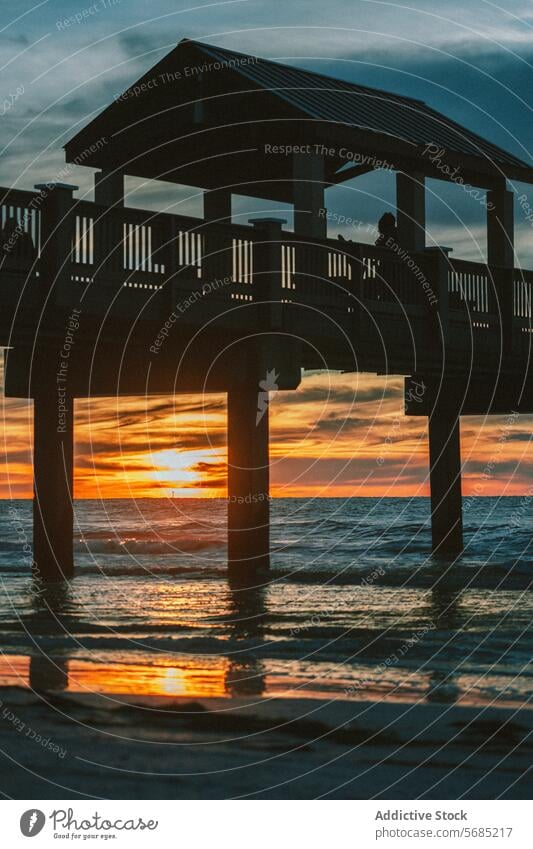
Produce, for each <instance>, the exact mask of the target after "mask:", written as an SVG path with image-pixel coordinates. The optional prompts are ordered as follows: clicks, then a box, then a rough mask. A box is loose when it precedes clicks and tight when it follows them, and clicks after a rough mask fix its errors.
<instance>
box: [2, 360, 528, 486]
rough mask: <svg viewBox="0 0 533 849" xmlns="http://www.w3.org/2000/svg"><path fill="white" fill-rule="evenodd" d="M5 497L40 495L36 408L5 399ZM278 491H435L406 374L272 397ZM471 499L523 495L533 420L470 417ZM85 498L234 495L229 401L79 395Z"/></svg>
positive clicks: (304, 387)
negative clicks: (35, 466)
mask: <svg viewBox="0 0 533 849" xmlns="http://www.w3.org/2000/svg"><path fill="white" fill-rule="evenodd" d="M2 403H3V415H2V419H3V455H4V456H3V463H4V474H3V475H2V484H1V488H0V497H2V498H10V497H14V498H28V497H31V491H32V471H31V451H32V417H33V416H32V405H31V403H28V402H26V401H15V400H11V399H4V398H3V399H2ZM270 412H271V464H272V472H271V481H272V495H273V496H274V497H284V496H285V497H286V496H324V497H326V496H330V497H331V496H342V497H347V496H357V495H364V496H383V495H385V496H386V495H391V496H411V495H427V494H428V493H429V489H428V482H427V475H428V447H427V434H426V427H427V421H426V419H425V418H423V417H422V418H413V417H406V416H404V415H403V378H400V377H389V378H385V377H376V376H373V375H360V374H359V375H358V374H349V375H347V374H337V373H320V374H309V375H308V376H306V377H304V379H303V381H302V384H301V386H300V388H299V389H298V390H296V391H294V392H280V393H278V394H277V395H275V396H274V397H273V398H272V400H271V403H270ZM461 437H462V456H463V461H464V463H465V469H464V476H463V482H464V485H463V491H464V493H465V494H466V495H468V494H476V495H500V494H506V495H519V494H523V493H525V492H526V491H527V490H528V489H529V488H530V485H531V466H530V464H528V462H527V454H526V452H527V449H528V444H529V441H530V438H531V423H530V419H529V418H527V417H524V416H515V417H512V418H511V419H508V418H507V417H491V418H490V419H487V420H486V422H485V421H484V420H482V419H480V418H472V417H464V418H463V419H462V424H461ZM75 441H76V463H75V496H76V497H77V498H120V497H146V496H148V497H165V496H168V495H171V493H172V492H174V493H175V495H177V496H183V497H211V496H224V495H225V494H226V460H227V455H226V399H225V397H224V396H223V395H208V396H203V397H202V396H200V395H190V396H189V395H180V396H176V397H175V398H172V397H170V396H165V397H154V396H153V397H149V398H120V399H112V398H105V399H103V398H96V399H91V400H78V401H76V428H75Z"/></svg>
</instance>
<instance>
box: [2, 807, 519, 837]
mask: <svg viewBox="0 0 533 849" xmlns="http://www.w3.org/2000/svg"><path fill="white" fill-rule="evenodd" d="M528 820H529V818H528V803H526V802H518V801H508V802H507V801H497V802H494V801H473V802H464V803H463V802H458V801H442V802H402V801H392V802H374V801H372V802H367V801H360V800H354V801H323V802H318V801H235V802H231V801H229V802H228V801H211V802H208V801H199V800H198V801H197V800H194V801H150V800H142V801H101V802H100V801H85V800H84V801H5V802H3V816H2V822H3V826H2V845H3V846H6V847H9V849H11V847H16V846H26V847H27V846H28V845H32V846H35V849H38V847H48V846H56V847H57V846H61V845H63V844H64V843H65V842H66V841H69V843H68V845H69V846H71V845H72V843H78V844H79V845H80V846H81V845H84V846H87V845H93V846H94V845H97V846H102V845H108V846H109V845H111V846H117V847H118V846H123V847H129V846H132V847H138V846H150V847H152V846H155V847H157V849H167V847H168V849H171V848H172V849H176V847H179V846H185V847H194V849H211V847H213V849H272V847H273V846H274V847H279V849H282V848H283V847H291V846H293V847H297V846H300V847H302V846H304V847H305V849H328V847H331V846H338V847H353V849H367V847H369V846H371V845H375V846H377V847H397V849H402V847H413V846H414V847H416V846H421V847H422V846H424V847H428V846H435V847H446V846H449V847H452V846H453V847H454V849H455V847H463V846H464V847H471V849H475V847H478V846H479V847H481V846H484V847H487V846H491V847H501V849H507V847H519V849H525V847H528V846H531V845H533V844H532V842H531V826H530V823H529V821H528ZM33 838H34V839H35V843H30V840H31V839H33Z"/></svg>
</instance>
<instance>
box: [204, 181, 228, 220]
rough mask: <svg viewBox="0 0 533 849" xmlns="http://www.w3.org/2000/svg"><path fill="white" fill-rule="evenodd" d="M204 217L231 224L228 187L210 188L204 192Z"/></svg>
mask: <svg viewBox="0 0 533 849" xmlns="http://www.w3.org/2000/svg"><path fill="white" fill-rule="evenodd" d="M204 219H205V221H213V222H218V223H222V224H231V192H230V191H229V190H228V189H210V190H209V191H207V192H204Z"/></svg>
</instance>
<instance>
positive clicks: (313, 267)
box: [0, 41, 533, 579]
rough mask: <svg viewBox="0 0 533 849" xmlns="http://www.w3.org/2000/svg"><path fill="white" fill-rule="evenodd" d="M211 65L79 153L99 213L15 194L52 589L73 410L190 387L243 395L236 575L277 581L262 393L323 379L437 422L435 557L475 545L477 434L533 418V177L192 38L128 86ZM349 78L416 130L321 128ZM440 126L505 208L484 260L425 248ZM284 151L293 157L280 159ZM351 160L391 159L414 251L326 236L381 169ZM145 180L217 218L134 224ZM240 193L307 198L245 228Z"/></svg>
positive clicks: (111, 123)
mask: <svg viewBox="0 0 533 849" xmlns="http://www.w3.org/2000/svg"><path fill="white" fill-rule="evenodd" d="M206 56H208V57H211V61H213V62H214V61H216V62H218V63H219V65H220V66H221V67H220V68H219V69H217V70H216V72H215V71H213V73H212V74H207V73H204V74H203V76H202V75H197V76H196V77H193V78H191V79H190V80H188V81H187V84H186V85H185V84H184V85H182V86H180V85H179V79H178V78H177V77H176V79H175V80H174V81H173V82H170V81H169V82H167V83H166V84H164V85H163V84H161V85H160V86H159V87H155V88H152V89H150V91H151V92H152V94H151V95H150V96H149V95H148V91H149V90H148V89H145V93H144V94H142V95H136V96H135V97H133V96H128V93H127V92H126V93H125V95H124V96H123V99H122V100H120V99H118V100H117V101H115V102H114V103H113V104H112V105H111V106H110V107H109V108H108V109H107V110H105V111H104V112H103V113H102V114H101V115H100V116H98V117H97V118H96V119H94V121H93V122H91V124H89V125H88V127H87V128H85V129H84V130H82V131H81V132H80V133H79V134H78V135H77V136H76V137H75V138H74V139H73V140H72V141H71V142H70V143H69V144H68V145H67V147H66V153H67V161H68V162H70V163H75V164H83V165H85V166H88V167H92V168H97V169H99V170H98V172H97V173H96V179H95V194H94V198H95V200H94V202H92V201H87V200H84V199H79V198H77V197H76V187H75V186H72V185H68V184H64V183H58V182H51V183H50V184H45V185H41V186H39V187H36V190H35V191H22V190H19V189H8V188H5V189H0V198H1V211H2V224H3V225H4V237H5V236H6V229H5V226H6V222H9V221H11V222H16V223H17V229H16V230H14V231H13V234H12V239H11V240H10V243H9V244H7V245H6V239H5V238H4V245H3V246H2V245H0V249H1V250H3V253H1V254H0V260H1V265H0V287H1V289H0V291H1V294H0V305H1V316H0V344H1V345H2V346H4V347H5V349H6V350H5V365H6V380H5V393H6V395H7V396H8V397H16V398H26V399H33V401H34V422H35V448H34V479H35V497H34V559H35V564H36V567H35V568H36V571H37V573H38V574H39V575H40V576H41V577H43V578H48V579H56V578H61V577H65V578H68V577H70V576H71V575H72V574H73V568H74V566H73V557H72V531H73V510H72V496H73V434H74V427H75V400H76V398H82V397H84V398H88V397H93V396H117V395H146V394H158V395H159V394H165V393H168V394H178V393H193V392H197V393H205V392H225V393H227V397H228V452H229V470H228V496H229V498H228V535H229V536H228V538H229V564H230V571H231V573H232V574H233V575H236V576H240V575H243V574H244V575H248V574H257V573H258V572H261V571H263V570H264V569H266V568H267V567H268V558H269V450H268V440H269V431H268V403H267V402H266V403H265V393H266V392H268V387H269V386H271V388H274V385H275V388H276V389H280V390H282V389H283V390H295V391H297V389H298V386H299V384H300V381H301V376H302V373H303V371H304V370H305V369H332V370H342V371H346V372H356V371H358V372H371V373H375V374H395V375H405V378H406V382H405V389H406V392H405V402H406V414H408V415H419V416H420V415H422V416H427V418H428V422H429V458H430V483H431V510H432V529H433V546H434V548H435V549H436V550H438V551H442V552H448V553H452V554H453V553H456V552H458V551H460V549H461V546H462V521H461V456H460V438H459V423H460V417H461V416H463V415H486V414H501V413H509V412H511V411H516V412H522V413H532V412H533V384H532V379H531V367H530V361H531V340H532V335H531V334H532V322H531V294H532V285H533V271H524V270H522V269H519V268H516V267H515V262H514V250H513V208H512V192H511V191H510V190H509V188H508V183H507V179H508V178H509V179H513V178H516V179H520V180H522V181H527V182H533V171H531V169H530V168H529V166H527V165H526V164H524V163H522V162H520V161H519V160H517V159H516V158H515V157H513V156H511V155H510V154H507V153H506V152H505V151H502V150H501V149H499V148H496V147H495V146H494V145H490V144H489V143H488V142H485V141H484V140H482V139H480V138H479V137H477V136H475V135H474V134H472V133H470V132H469V131H468V130H465V129H464V128H458V125H456V124H453V122H449V121H448V119H445V118H444V117H443V116H440V118H439V121H437V119H435V118H434V119H433V120H434V124H431V122H430V121H429V119H428V117H427V115H428V113H430V114H431V115H433V116H435V115H437V114H438V113H434V112H433V110H429V108H428V107H426V106H425V104H420V102H419V101H410V100H409V99H408V98H402V97H400V96H397V95H387V93H383V92H375V93H374V95H373V96H372V95H371V94H368V92H371V91H372V90H368V89H364V90H363V89H361V91H359V87H357V86H353V85H352V84H349V83H344V82H339V81H331V80H329V78H326V77H321V76H319V75H314V74H310V73H309V72H303V71H299V69H295V68H292V67H291V68H285V66H281V65H276V64H275V63H268V62H264V61H263V60H255V64H254V63H251V62H250V63H248V64H246V63H244V61H243V57H242V56H241V54H230V53H229V51H222V50H220V49H219V48H213V47H211V46H210V45H201V44H198V43H195V42H190V41H185V42H182V43H180V45H178V47H177V48H176V50H175V51H173V52H172V53H171V54H169V56H168V57H166V59H165V60H162V62H160V63H159V65H158V66H156V68H155V69H152V70H151V71H150V72H148V73H147V74H146V75H145V77H143V78H142V80H140V81H138V82H137V83H136V84H134V87H132V90H133V88H135V87H136V88H138V89H139V90H140V91H141V92H142V86H143V85H145V86H146V84H147V81H148V80H150V79H153V78H155V76H160V75H163V76H161V79H163V78H164V74H167V77H168V79H169V80H170V77H169V76H168V75H169V74H170V71H171V70H172V73H173V74H174V75H176V73H177V70H176V69H177V67H178V66H179V67H182V68H183V67H184V66H185V65H187V67H190V66H191V65H192V63H194V62H195V61H196V62H197V63H198V62H200V60H201V59H203V60H204V63H205V57H206ZM239 57H241V58H240V59H239ZM248 58H249V59H253V58H254V57H248ZM230 60H231V61H230ZM224 62H225V63H226V66H224ZM239 63H240V64H239ZM273 68H274V71H275V72H276V74H277V76H274V77H272V74H274V71H273V70H272V69H273ZM165 69H166V70H165ZM280 69H281V70H280ZM284 69H285V70H284ZM284 73H285V77H284V76H283V74H284ZM298 73H299V74H300V75H301V78H298V79H299V84H300V88H299V89H298V90H297V91H295V74H296V76H297V75H298ZM254 74H255V76H254ZM261 74H263V76H264V78H265V79H267V78H269V79H271V83H270V86H267V84H266V83H265V82H264V81H262V79H263V78H262V77H261ZM268 74H270V77H268ZM272 80H273V81H272ZM335 82H336V83H337V85H338V90H337V97H338V96H339V92H341V93H342V96H343V98H344V99H342V103H340V104H337V109H338V110H339V111H340V110H341V107H342V108H344V109H346V108H347V106H346V104H352V102H353V98H352V99H351V98H350V93H352V94H353V97H355V96H356V95H359V96H360V97H363V95H364V96H365V97H366V99H367V100H368V99H369V98H370V99H372V97H373V98H374V99H373V104H374V111H376V110H379V109H381V113H382V114H381V118H380V120H381V121H382V122H384V121H386V120H387V121H389V122H394V121H396V123H397V136H396V137H394V136H393V135H392V134H391V133H392V129H387V128H384V129H383V131H380V130H379V129H375V128H374V129H372V130H368V127H367V125H368V120H369V119H367V118H365V119H364V121H365V127H366V129H367V131H366V132H363V129H364V128H363V127H362V126H361V125H358V124H357V123H356V122H355V120H352V121H350V120H349V116H348V115H343V116H341V115H339V116H335V115H332V116H331V117H329V118H328V117H327V116H325V115H323V114H322V113H321V112H320V109H321V108H322V101H323V100H324V98H325V96H326V94H327V93H328V92H329V100H328V103H329V108H331V109H333V108H334V107H335V97H334V96H333V95H332V94H331V92H332V91H334V86H333V84H334V83H335ZM350 87H351V88H350ZM352 90H353V91H352ZM154 92H155V94H154ZM361 92H363V94H361ZM289 94H290V96H289ZM297 96H299V97H300V100H301V101H302V102H301V103H298V100H297ZM243 104H246V106H247V110H248V111H247V112H246V113H245V112H243ZM309 104H311V106H312V105H313V104H314V105H315V108H316V110H317V115H315V117H314V118H312V119H311V118H310V117H309V112H310V109H311V107H310V106H309ZM324 108H325V107H324ZM306 109H307V112H306ZM406 113H409V114H410V116H411V124H410V126H409V135H410V138H406V137H405V134H402V133H403V131H402V126H403V123H402V122H403V121H404V118H405V115H406ZM150 116H151V120H150V121H149V120H148V118H149V117H150ZM250 116H252V117H253V120H251V119H250ZM376 121H377V118H376ZM442 122H444V124H443V123H442ZM435 127H437V128H439V127H440V130H438V129H435ZM443 127H444V129H443ZM438 132H441V133H444V132H446V139H447V142H448V146H447V148H446V150H447V156H448V158H449V161H450V164H453V163H456V162H458V163H459V164H460V165H461V168H462V169H463V173H464V175H465V179H467V178H468V180H469V181H470V182H471V183H472V185H476V186H480V187H481V188H482V189H483V190H484V191H486V193H487V194H486V198H487V244H488V263H487V264H483V263H475V262H467V261H462V260H458V259H454V258H452V257H451V256H450V255H449V253H448V252H447V251H446V250H444V249H438V248H437V249H435V248H432V249H427V248H426V244H425V204H424V181H425V178H426V177H434V176H436V174H437V173H438V174H439V176H440V178H441V179H442V172H441V171H439V172H436V169H435V163H432V162H431V160H430V158H429V157H427V156H425V155H424V152H423V151H424V149H425V148H424V145H425V146H426V148H427V145H430V144H434V145H436V144H439V143H441V140H440V138H439V137H438ZM417 133H418V136H419V138H417V139H415V141H416V144H415V143H414V141H413V134H414V135H416V134H417ZM454 133H455V134H456V135H455V136H454ZM98 139H100V140H103V141H102V143H101V144H98ZM267 139H268V140H270V142H269V143H273V140H275V141H276V143H277V144H281V142H282V141H283V143H284V144H285V145H286V146H287V145H292V148H291V149H293V150H298V152H296V153H293V154H291V155H290V156H283V157H281V156H276V155H272V154H268V153H266V152H265V140H267ZM326 141H327V143H328V145H329V147H328V151H327V152H326V153H316V151H317V150H320V145H324V144H325V143H326ZM467 142H468V145H469V146H470V147H468V145H467ZM304 144H305V145H310V147H309V152H305V151H304V152H299V151H301V150H302V149H303V147H304ZM347 144H349V145H350V149H352V150H360V151H361V152H363V153H365V151H366V153H367V154H368V151H372V154H373V156H374V157H375V162H383V161H384V160H385V159H387V161H388V162H389V163H393V164H394V166H395V168H396V170H397V221H398V234H399V235H398V245H389V246H388V247H376V246H373V245H368V244H362V243H357V242H343V241H339V240H337V239H328V238H327V213H326V209H325V198H324V192H325V190H326V189H327V188H328V187H330V186H332V185H336V184H339V183H340V182H343V181H344V180H348V179H353V178H354V176H357V174H358V173H366V172H367V171H368V170H370V168H369V167H368V166H361V165H358V166H354V167H351V168H346V167H345V165H346V163H345V161H343V159H342V157H341V156H340V150H341V145H344V146H346V145H347ZM251 147H254V149H255V155H254V156H251V155H250V152H249V149H250V148H251ZM332 150H336V151H337V153H331V151H332ZM230 152H231V154H230ZM371 167H381V166H380V165H373V166H371ZM128 174H129V175H134V176H142V177H150V178H154V179H161V180H166V181H171V182H176V183H183V184H186V185H195V186H199V187H201V188H203V189H204V191H205V194H204V216H203V217H202V218H192V217H186V216H179V215H173V214H167V213H162V212H152V211H147V210H138V209H131V208H127V207H126V206H125V205H124V177H125V175H128ZM232 193H238V194H252V195H255V196H257V197H266V198H269V199H271V200H273V201H276V200H278V201H280V200H283V201H284V202H287V201H289V202H291V203H292V204H293V205H294V210H295V216H294V231H289V230H287V229H284V223H283V221H282V220H281V219H280V218H278V217H276V216H273V217H264V218H261V217H259V216H256V217H255V218H254V220H251V221H250V222H249V223H248V224H247V225H242V224H239V225H237V224H235V223H234V222H232V220H231V196H232ZM17 233H18V235H17ZM22 233H23V234H25V235H24V236H22V235H21V234H22Z"/></svg>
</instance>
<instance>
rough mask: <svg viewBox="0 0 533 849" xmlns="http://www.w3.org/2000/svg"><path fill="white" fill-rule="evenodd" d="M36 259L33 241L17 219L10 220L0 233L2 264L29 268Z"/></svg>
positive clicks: (0, 257) (0, 260)
mask: <svg viewBox="0 0 533 849" xmlns="http://www.w3.org/2000/svg"><path fill="white" fill-rule="evenodd" d="M34 259H35V246H34V244H33V239H32V237H31V236H30V234H29V233H27V232H26V230H25V229H24V225H23V224H20V223H19V222H18V221H17V219H16V218H8V219H7V220H6V223H5V224H4V226H3V228H2V232H1V233H0V262H2V263H5V264H6V265H17V266H19V267H20V266H27V267H29V266H30V265H31V264H32V263H33V261H34Z"/></svg>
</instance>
